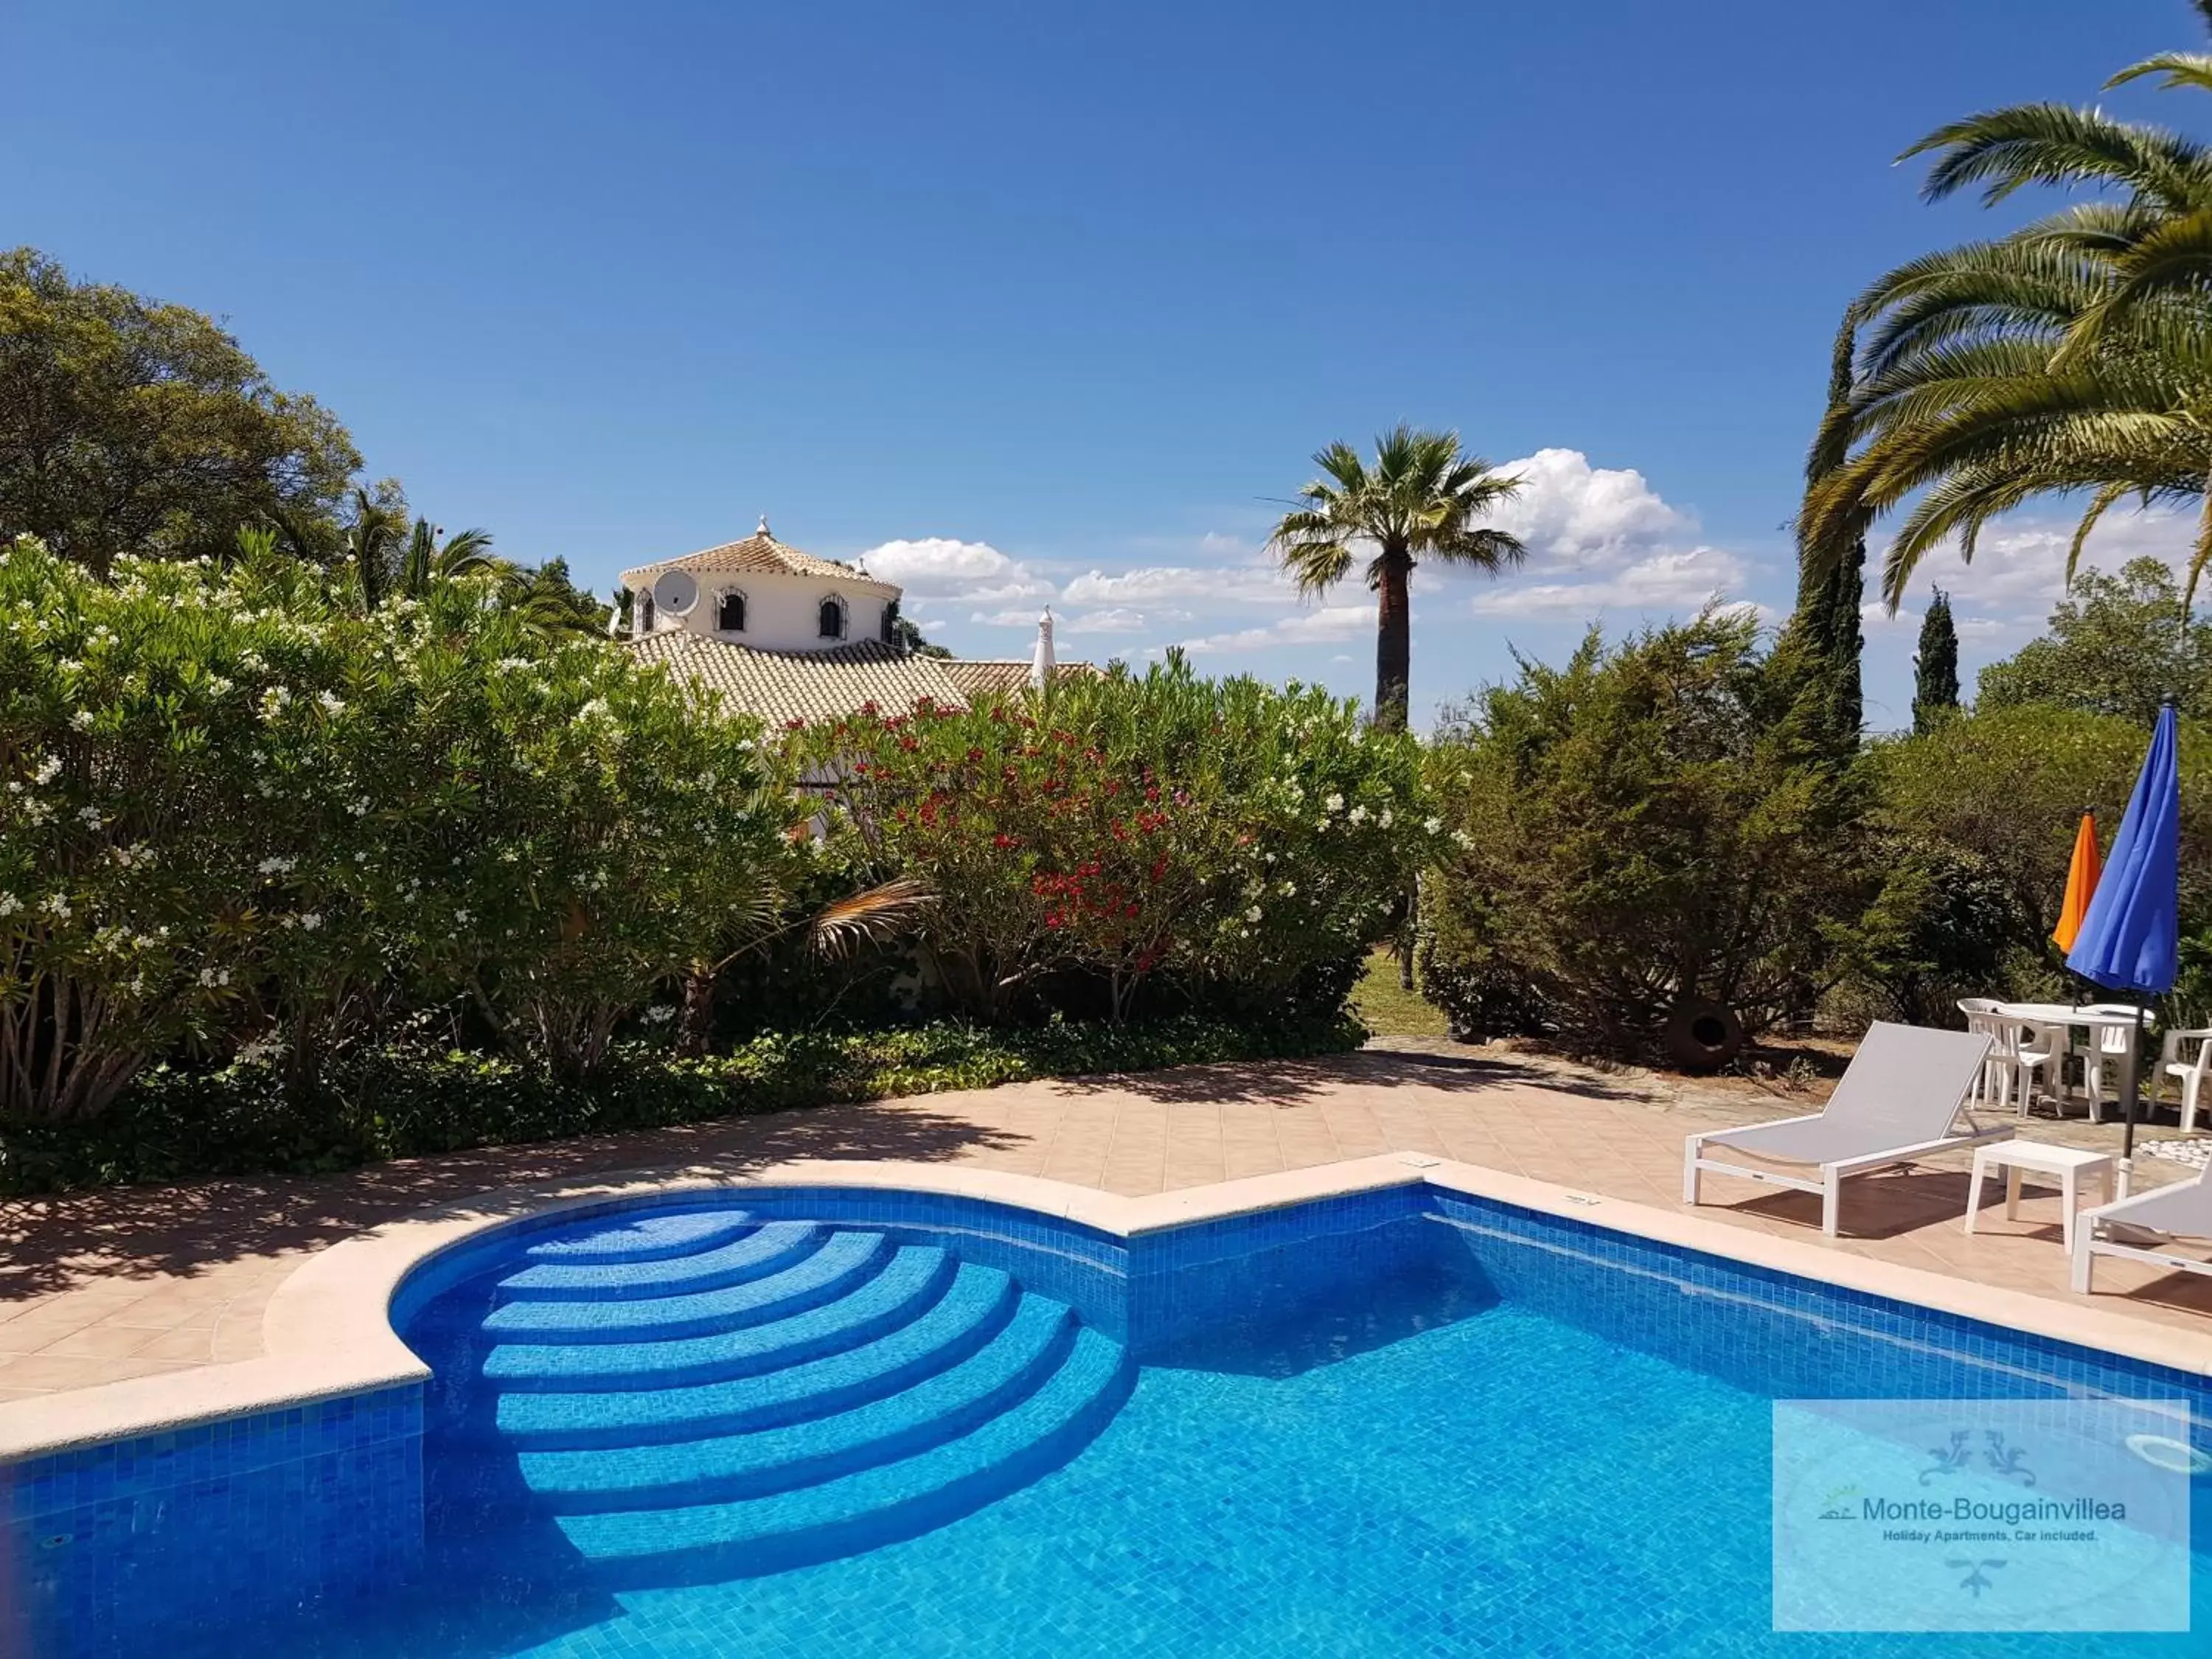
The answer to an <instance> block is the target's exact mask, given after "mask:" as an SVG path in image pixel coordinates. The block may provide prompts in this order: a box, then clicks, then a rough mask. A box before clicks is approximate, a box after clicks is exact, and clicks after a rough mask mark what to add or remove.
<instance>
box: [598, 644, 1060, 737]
mask: <svg viewBox="0 0 2212 1659" xmlns="http://www.w3.org/2000/svg"><path fill="white" fill-rule="evenodd" d="M627 643H628V645H629V648H630V649H631V650H632V651H635V653H637V656H638V659H639V660H640V661H641V662H648V663H654V662H657V663H664V664H665V665H667V667H668V669H669V671H671V673H674V674H676V675H678V676H679V677H681V678H684V679H688V680H691V681H694V682H696V684H700V685H704V686H708V687H710V688H711V689H713V690H715V691H719V692H720V694H721V696H722V706H723V707H724V708H727V709H729V710H731V711H732V712H733V713H736V714H753V715H757V716H758V717H759V718H760V719H762V720H765V721H767V722H768V723H769V724H770V725H772V726H775V725H781V724H782V723H783V722H784V721H786V720H807V721H813V720H835V719H836V718H837V717H838V716H839V715H841V714H858V713H859V712H860V707H861V705H862V704H864V703H870V702H872V703H874V704H875V705H876V706H877V707H878V708H881V709H883V710H884V712H885V713H886V714H904V713H905V712H906V711H907V710H908V709H910V708H913V707H914V706H915V704H916V703H918V702H921V700H922V699H923V698H924V697H927V698H928V699H929V700H930V701H931V702H933V703H935V704H936V705H937V706H938V707H939V708H966V707H967V706H968V705H969V702H972V701H974V700H975V698H977V697H981V696H1012V695H1013V694H1015V693H1018V692H1019V691H1020V690H1023V689H1024V687H1026V686H1027V685H1028V684H1029V680H1030V665H1028V664H1027V663H1025V662H991V661H971V660H964V659H959V658H955V657H925V656H921V655H915V656H908V654H907V653H905V652H903V651H902V650H900V649H899V648H898V647H896V646H891V645H884V644H882V643H881V642H879V641H875V640H860V641H854V643H852V644H849V645H841V646H836V647H833V648H831V649H829V650H827V651H764V650H763V649H762V648H761V647H758V646H752V645H734V644H732V643H731V642H730V641H726V640H717V639H710V638H708V636H707V635H703V634H694V633H691V632H690V631H689V630H688V629H673V628H671V629H661V630H660V631H659V632H657V633H653V634H649V635H646V636H645V637H644V638H643V639H640V640H631V641H627ZM1059 671H1060V673H1062V674H1096V673H1097V669H1096V668H1094V667H1092V666H1091V665H1090V664H1089V663H1087V662H1064V663H1061V664H1060V665H1059Z"/></svg>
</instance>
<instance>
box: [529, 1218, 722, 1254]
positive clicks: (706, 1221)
mask: <svg viewBox="0 0 2212 1659" xmlns="http://www.w3.org/2000/svg"><path fill="white" fill-rule="evenodd" d="M757 1225H759V1224H758V1223H757V1221H756V1220H755V1219H754V1218H753V1217H752V1216H751V1215H750V1214H749V1213H748V1212H745V1211H744V1210H679V1211H678V1212H675V1213H673V1214H671V1215H649V1216H640V1217H638V1218H635V1219H633V1220H627V1221H619V1222H617V1223H615V1224H613V1225H605V1224H593V1225H591V1226H590V1227H588V1228H587V1229H586V1230H584V1231H571V1232H566V1233H563V1234H562V1235H561V1237H558V1238H549V1239H547V1240H545V1241H544V1243H538V1244H532V1246H531V1247H530V1248H529V1249H526V1250H525V1251H524V1252H523V1253H522V1257H523V1260H524V1261H532V1262H538V1261H554V1262H568V1263H571V1264H574V1265H576V1266H580V1267H581V1266H593V1267H597V1266H609V1265H612V1264H614V1263H617V1262H623V1261H665V1260H666V1259H667V1258H668V1257H670V1256H672V1255H693V1254H695V1253H696V1252H697V1251H700V1250H705V1249H713V1248H714V1246H715V1245H717V1244H724V1243H728V1242H730V1241H731V1240H732V1239H735V1238H738V1237H742V1236H743V1235H744V1234H746V1233H749V1232H750V1231H752V1230H753V1229H754V1228H755V1227H756V1226H757Z"/></svg>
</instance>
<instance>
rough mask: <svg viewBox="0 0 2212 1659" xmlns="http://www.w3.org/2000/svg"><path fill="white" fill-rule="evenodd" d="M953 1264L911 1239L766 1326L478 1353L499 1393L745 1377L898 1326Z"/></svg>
mask: <svg viewBox="0 0 2212 1659" xmlns="http://www.w3.org/2000/svg"><path fill="white" fill-rule="evenodd" d="M957 1265H958V1264H957V1263H956V1262H955V1261H953V1259H952V1258H951V1256H950V1255H946V1254H945V1252H944V1251H943V1250H935V1249H927V1248H926V1247H924V1246H921V1245H912V1244H910V1245H907V1246H905V1247H904V1248H902V1249H898V1250H896V1251H894V1252H892V1255H891V1257H890V1261H887V1262H886V1263H885V1264H884V1267H883V1270H882V1271H881V1272H880V1273H877V1274H876V1276H875V1277H874V1278H872V1279H869V1280H868V1281H867V1282H866V1284H864V1285H861V1286H860V1288H859V1289H858V1290H855V1291H853V1292H852V1293H851V1294H850V1295H848V1296H845V1297H840V1298H839V1299H838V1300H836V1301H835V1302H827V1303H824V1304H822V1305H821V1306H820V1307H817V1308H809V1309H808V1310H805V1312H804V1313H796V1314H792V1315H790V1316H787V1317H785V1318H782V1319H776V1320H771V1321H769V1322H768V1323H767V1324H765V1325H748V1326H744V1327H743V1328H739V1329H738V1330H734V1331H722V1332H718V1333H717V1334H714V1335H713V1336H692V1337H677V1338H672V1339H671V1340H666V1341H660V1342H589V1343H580V1344H579V1345H577V1346H574V1347H568V1346H562V1345H560V1344H556V1343H544V1342H521V1343H514V1344H511V1345H508V1344H502V1345H501V1346H499V1347H496V1348H494V1349H493V1350H492V1351H491V1352H489V1354H487V1355H485V1356H484V1362H483V1375H484V1376H487V1377H489V1378H490V1379H491V1380H492V1381H493V1382H495V1383H498V1384H499V1385H500V1386H501V1388H503V1389H562V1390H570V1391H575V1392H591V1391H594V1390H599V1389H672V1388H678V1387H681V1386H683V1385H684V1384H685V1383H714V1382H720V1381H721V1380H723V1379H724V1378H726V1377H733V1376H753V1375H755V1374H756V1373H757V1372H761V1371H772V1370H778V1369H780V1368H781V1367H782V1366H786V1365H795V1364H799V1363H800V1362H801V1361H803V1360H808V1359H815V1358H820V1357H821V1356H823V1355H824V1354H831V1353H840V1352H843V1351H844V1350H846V1349H848V1348H856V1347H859V1346H860V1345H861V1344H862V1343H864V1342H866V1341H868V1340H870V1339H871V1338H873V1337H877V1336H880V1335H882V1334H884V1332H886V1331H889V1330H891V1329H893V1328H896V1327H897V1326H900V1325H903V1324H905V1323H906V1322H908V1321H909V1320H911V1319H914V1318H915V1316H918V1315H919V1314H921V1312H922V1311H923V1310H925V1309H927V1307H928V1306H929V1305H930V1304H932V1303H933V1302H934V1301H936V1300H937V1298H938V1297H939V1296H941V1295H943V1294H944V1291H945V1285H947V1284H949V1283H950V1282H951V1279H952V1273H953V1269H954V1267H957Z"/></svg>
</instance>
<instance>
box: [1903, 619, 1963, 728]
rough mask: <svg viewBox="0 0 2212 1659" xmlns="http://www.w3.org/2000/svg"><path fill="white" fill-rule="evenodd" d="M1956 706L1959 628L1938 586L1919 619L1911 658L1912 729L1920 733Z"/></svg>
mask: <svg viewBox="0 0 2212 1659" xmlns="http://www.w3.org/2000/svg"><path fill="white" fill-rule="evenodd" d="M1958 707H1959V629H1958V626H1957V624H1956V623H1954V622H1953V621H1952V620H1951V601H1950V600H1949V599H1947V598H1945V597H1944V593H1943V590H1942V588H1940V587H1939V588H1937V589H1936V596H1935V598H1933V599H1929V601H1928V611H1927V614H1926V615H1924V616H1923V617H1921V619H1920V649H1919V650H1918V651H1917V652H1916V653H1913V658H1912V729H1913V730H1914V731H1915V732H1922V733H1924V732H1927V731H1928V729H1929V727H1930V726H1934V725H1935V724H1936V722H1937V721H1938V720H1943V719H1946V718H1947V717H1948V716H1949V715H1950V714H1954V713H1955V712H1956V711H1957V709H1958Z"/></svg>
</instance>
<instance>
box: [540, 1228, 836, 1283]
mask: <svg viewBox="0 0 2212 1659" xmlns="http://www.w3.org/2000/svg"><path fill="white" fill-rule="evenodd" d="M821 1241H822V1231H821V1229H819V1228H818V1227H816V1226H814V1225H811V1223H809V1222H805V1221H771V1222H769V1223H768V1224H767V1225H765V1226H763V1227H761V1228H759V1229H757V1231H752V1232H750V1233H747V1234H744V1236H742V1237H738V1238H735V1239H732V1240H731V1241H730V1242H728V1243H724V1244H718V1245H715V1246H714V1247H713V1248H712V1249H702V1250H698V1251H696V1252H693V1253H691V1254H690V1255H676V1256H657V1257H655V1258H653V1260H652V1261H540V1262H537V1263H535V1264H533V1265H532V1266H531V1267H525V1268H523V1269H522V1270H521V1271H520V1273H509V1274H508V1275H507V1277H506V1278H504V1279H501V1280H500V1281H499V1287H498V1292H497V1297H496V1299H497V1300H499V1301H501V1302H556V1301H576V1300H579V1299H582V1298H595V1297H608V1298H611V1299H614V1300H617V1301H625V1302H628V1301H641V1300H643V1299H645V1298H647V1297H673V1296H689V1295H690V1294H692V1293H693V1292H694V1291H719V1290H720V1289H722V1288H723V1287H724V1286H725V1285H741V1284H743V1283H744V1282H745V1281H746V1280H747V1279H758V1278H760V1277H761V1276H762V1275H763V1273H766V1272H767V1271H768V1270H769V1269H770V1268H771V1267H781V1266H787V1265H788V1264H789V1263H791V1262H794V1261H798V1260H799V1258H801V1257H802V1256H806V1255H811V1254H813V1252H814V1250H815V1249H816V1248H817V1246H818V1245H819V1244H820V1243H821Z"/></svg>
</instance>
